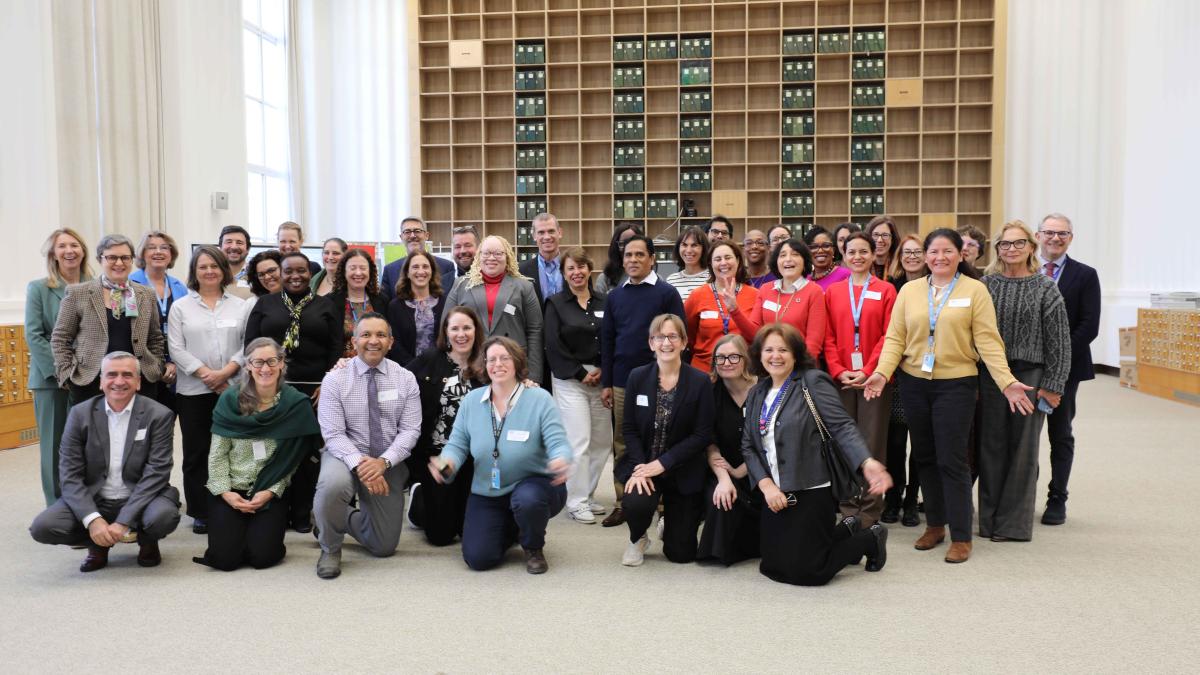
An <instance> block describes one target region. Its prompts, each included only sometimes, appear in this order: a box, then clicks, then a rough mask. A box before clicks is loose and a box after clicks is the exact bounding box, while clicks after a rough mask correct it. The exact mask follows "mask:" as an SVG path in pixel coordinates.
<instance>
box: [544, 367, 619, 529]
mask: <svg viewBox="0 0 1200 675" xmlns="http://www.w3.org/2000/svg"><path fill="white" fill-rule="evenodd" d="M553 391H554V402H555V403H557V404H558V410H559V412H560V413H561V414H562V420H563V426H564V427H566V431H567V442H568V443H570V444H571V452H572V454H573V455H574V456H575V466H574V468H573V470H572V472H571V477H570V478H569V479H568V480H567V509H568V510H569V509H572V508H575V507H578V506H579V505H580V504H585V503H587V500H588V499H589V498H590V497H591V496H592V493H594V492H595V491H596V485H597V484H598V483H599V482H600V473H601V472H602V471H604V464H605V463H606V462H607V461H608V454H609V452H611V451H612V442H613V428H612V413H611V412H610V411H609V410H608V408H605V407H604V404H603V403H601V402H600V387H589V386H587V385H585V384H583V383H582V382H580V381H579V380H560V379H558V378H557V377H556V378H554V382H553Z"/></svg>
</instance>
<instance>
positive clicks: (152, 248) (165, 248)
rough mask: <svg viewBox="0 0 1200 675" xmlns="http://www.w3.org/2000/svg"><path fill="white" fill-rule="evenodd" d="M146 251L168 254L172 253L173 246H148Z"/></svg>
mask: <svg viewBox="0 0 1200 675" xmlns="http://www.w3.org/2000/svg"><path fill="white" fill-rule="evenodd" d="M144 250H146V251H165V252H167V253H170V252H171V246H170V244H160V245H158V246H149V245H148V246H146V248H145V249H144Z"/></svg>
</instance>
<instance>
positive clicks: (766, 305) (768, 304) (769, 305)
mask: <svg viewBox="0 0 1200 675" xmlns="http://www.w3.org/2000/svg"><path fill="white" fill-rule="evenodd" d="M763 309H769V310H771V311H772V312H778V311H779V303H777V302H772V301H770V300H763Z"/></svg>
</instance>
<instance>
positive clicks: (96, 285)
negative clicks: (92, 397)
mask: <svg viewBox="0 0 1200 675" xmlns="http://www.w3.org/2000/svg"><path fill="white" fill-rule="evenodd" d="M131 286H132V287H133V292H134V293H135V294H136V295H137V304H138V315H137V318H135V319H134V320H133V355H134V356H136V357H137V359H138V362H139V363H140V364H141V368H142V379H143V380H146V381H147V382H158V381H159V380H160V379H162V372H163V359H164V357H165V356H166V353H167V340H166V338H165V337H164V336H163V334H162V328H161V327H160V326H161V323H162V322H161V321H160V319H159V316H158V301H157V300H156V299H155V297H154V291H153V290H151V289H150V288H147V287H146V286H143V285H141V284H131ZM50 345H51V347H52V349H53V350H54V371H55V375H56V377H57V378H58V383H59V384H60V385H65V384H66V383H67V382H68V381H70V382H74V383H75V384H78V385H87V384H90V383H91V382H92V380H95V379H96V376H97V375H99V374H100V362H101V361H102V360H103V359H104V354H105V352H106V350H107V349H108V309H106V308H105V306H104V289H103V288H102V287H101V286H100V282H99V281H98V280H97V281H85V282H83V283H81V284H73V285H71V286H68V287H67V297H65V298H63V301H62V305H61V306H60V307H59V310H58V321H57V322H55V324H54V334H53V335H52V336H51V338H50Z"/></svg>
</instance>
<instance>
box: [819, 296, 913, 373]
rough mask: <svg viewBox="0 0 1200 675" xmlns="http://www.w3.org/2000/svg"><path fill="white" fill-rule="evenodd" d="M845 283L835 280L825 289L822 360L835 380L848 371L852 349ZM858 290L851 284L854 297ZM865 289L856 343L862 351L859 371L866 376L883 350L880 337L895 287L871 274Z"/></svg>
mask: <svg viewBox="0 0 1200 675" xmlns="http://www.w3.org/2000/svg"><path fill="white" fill-rule="evenodd" d="M849 284H850V279H846V280H845V281H839V282H837V283H836V284H833V285H832V286H830V287H829V289H828V290H826V291H825V313H826V315H827V317H828V319H829V328H828V330H826V332H825V363H826V364H828V365H829V374H830V375H832V376H833V378H834V379H835V380H836V379H837V377H838V375H841V374H842V373H844V372H845V371H847V370H850V354H851V352H853V351H854V314H853V313H852V312H851V311H850V293H849V290H848V286H849ZM862 292H863V291H862V287H861V286H857V287H855V289H854V295H855V297H856V298H857V297H859V294H860V293H862ZM866 292H867V294H868V295H867V297H866V298H864V299H863V307H862V316H860V317H859V322H858V327H859V333H858V346H859V350H860V351H861V352H862V354H863V373H864V374H866V375H868V376H869V375H871V373H874V372H875V366H877V365H878V364H879V354H880V353H881V352H882V351H883V338H884V336H885V335H887V327H888V323H889V322H890V321H891V320H892V305H894V304H896V287H895V286H893V285H892V284H890V283H888V282H887V281H884V280H883V279H879V278H878V277H875V276H874V275H872V276H871V283H870V284H868V285H867V291H866Z"/></svg>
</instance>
